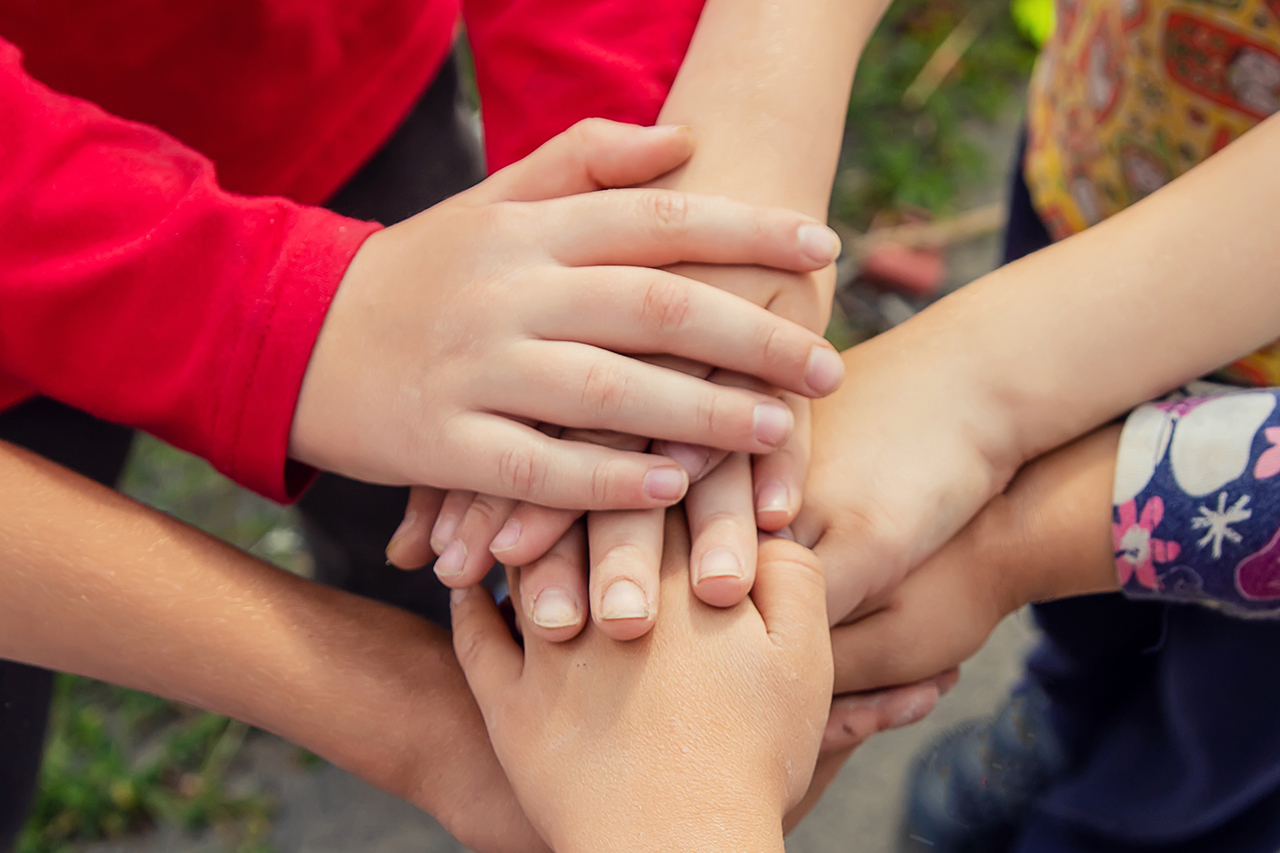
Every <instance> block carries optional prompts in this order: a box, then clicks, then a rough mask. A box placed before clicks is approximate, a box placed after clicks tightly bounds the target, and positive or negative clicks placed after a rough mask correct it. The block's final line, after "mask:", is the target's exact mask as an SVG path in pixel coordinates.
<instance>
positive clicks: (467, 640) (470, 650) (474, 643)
mask: <svg viewBox="0 0 1280 853" xmlns="http://www.w3.org/2000/svg"><path fill="white" fill-rule="evenodd" d="M470 627H471V626H469V625H467V620H466V619H465V618H464V619H463V620H461V621H460V622H459V623H458V624H455V626H454V629H453V651H454V654H456V655H457V656H458V663H459V664H461V665H462V668H463V670H467V669H470V668H471V667H472V666H474V665H475V663H476V661H477V660H479V658H480V653H481V648H482V643H481V640H480V635H479V634H478V633H477V632H476V631H474V630H470Z"/></svg>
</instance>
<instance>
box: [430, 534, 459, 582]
mask: <svg viewBox="0 0 1280 853" xmlns="http://www.w3.org/2000/svg"><path fill="white" fill-rule="evenodd" d="M466 562H467V546H466V545H464V544H462V540H461V539H455V540H453V541H452V542H450V543H449V547H448V548H445V549H444V553H443V554H441V555H440V558H439V559H438V560H436V565H435V570H436V576H437V577H442V578H456V577H457V576H458V575H460V574H462V567H463V566H464V565H465V564H466Z"/></svg>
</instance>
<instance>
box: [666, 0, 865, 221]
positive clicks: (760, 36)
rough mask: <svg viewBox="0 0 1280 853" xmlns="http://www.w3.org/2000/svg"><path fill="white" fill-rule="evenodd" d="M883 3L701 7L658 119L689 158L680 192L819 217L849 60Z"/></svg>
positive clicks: (716, 3) (831, 173)
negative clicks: (682, 133)
mask: <svg viewBox="0 0 1280 853" xmlns="http://www.w3.org/2000/svg"><path fill="white" fill-rule="evenodd" d="M887 6H888V4H887V2H885V0H870V2H852V3H850V2H845V0H804V2H799V3H786V4H777V3H772V2H765V1H764V0H747V2H741V0H734V2H731V0H708V2H707V4H706V6H705V8H704V9H703V12H702V17H701V19H700V20H699V22H698V28H697V30H696V31H695V32H694V36H693V42H692V44H691V45H690V47H689V52H688V54H687V55H686V57H685V60H684V63H683V64H682V65H681V66H680V73H679V74H678V75H677V76H676V81H675V84H674V85H673V86H672V89H671V93H670V95H669V96H668V97H667V101H666V103H665V104H664V105H663V107H662V112H661V114H660V115H659V119H658V120H659V122H660V123H664V124H673V123H674V124H687V125H689V126H691V127H692V128H693V129H694V130H695V132H696V133H697V138H698V150H697V152H696V153H695V154H694V156H693V158H692V159H691V160H690V161H689V163H688V164H686V165H685V167H684V168H683V170H682V171H681V172H680V173H679V174H678V176H677V180H678V184H679V186H680V187H681V188H687V189H695V188H696V189H699V190H701V191H704V192H723V193H726V194H730V195H733V196H734V197H736V198H742V199H750V200H756V201H763V200H766V199H767V200H769V203H771V204H778V205H782V206H785V207H790V208H793V209H795V210H800V211H802V212H804V213H808V214H809V215H811V216H815V217H818V218H825V217H826V212H827V201H828V198H829V196H830V195H831V184H832V181H833V179H834V177H835V169H836V161H837V158H838V156H839V153H840V141H841V136H842V134H843V131H844V122H845V112H846V110H847V107H848V103H849V89H850V87H851V85H852V82H853V73H854V69H855V68H856V66H857V62H858V57H859V55H860V53H861V51H862V48H863V46H864V45H865V44H866V41H867V39H868V38H869V37H870V35H871V31H872V29H873V28H874V27H875V24H876V22H877V21H878V20H879V18H880V16H881V15H882V14H883V13H884V10H885V8H886V7H887Z"/></svg>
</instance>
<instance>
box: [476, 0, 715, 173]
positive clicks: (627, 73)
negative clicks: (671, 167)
mask: <svg viewBox="0 0 1280 853" xmlns="http://www.w3.org/2000/svg"><path fill="white" fill-rule="evenodd" d="M703 2H704V0H646V2H637V0H465V2H464V14H465V17H466V22H467V37H468V39H469V40H470V41H471V46H472V53H473V55H474V57H475V63H476V84H477V86H478V87H479V89H480V100H481V103H482V105H483V107H482V110H481V112H482V113H483V116H484V127H485V154H486V156H487V158H488V165H489V171H491V172H493V171H497V170H498V169H501V168H502V167H503V166H506V165H508V164H510V163H513V162H515V161H516V160H519V159H520V158H522V157H524V156H525V155H527V154H529V153H530V152H531V151H533V149H535V148H537V147H538V146H539V145H541V144H542V143H544V142H546V141H547V140H548V139H550V138H551V137H553V136H555V135H556V134H557V133H560V132H561V131H563V130H566V129H567V128H569V127H570V126H572V125H573V124H574V123H575V122H577V121H579V120H580V119H584V118H591V117H596V116H599V117H603V118H610V119H613V120H615V121H626V122H632V123H634V124H646V125H647V124H653V123H654V121H656V120H657V118H658V111H659V110H661V109H662V104H663V102H664V101H665V100H666V98H667V92H668V91H670V89H671V84H672V82H674V81H675V78H676V72H677V71H679V70H680V63H681V62H683V61H684V55H685V52H686V51H687V50H688V49H689V41H690V40H691V39H692V38H693V30H694V28H695V27H696V26H697V24H698V16H699V15H700V14H701V13H702V5H703Z"/></svg>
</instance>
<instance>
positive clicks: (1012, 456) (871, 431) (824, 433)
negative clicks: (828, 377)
mask: <svg viewBox="0 0 1280 853" xmlns="http://www.w3.org/2000/svg"><path fill="white" fill-rule="evenodd" d="M948 298H949V299H950V297H948ZM947 301H948V300H946V299H944V300H942V302H939V303H937V304H935V305H933V306H931V307H930V309H929V310H928V311H926V312H923V313H921V314H919V315H917V316H916V317H914V318H912V319H911V320H908V321H907V322H906V323H904V324H902V325H901V326H898V327H896V328H894V329H892V330H890V331H889V332H886V333H885V334H883V335H880V336H878V337H875V338H872V339H871V340H869V341H867V342H866V343H863V344H860V345H858V346H856V347H853V348H852V349H849V350H847V351H845V353H844V354H843V357H844V361H845V370H846V376H847V378H846V380H845V382H844V384H843V385H842V386H841V389H840V390H839V391H838V392H837V393H836V394H834V395H832V396H831V397H829V398H827V399H826V400H824V401H820V402H819V403H817V404H815V405H812V406H811V410H812V430H811V442H812V449H811V461H810V469H809V480H808V483H807V484H806V487H805V496H804V504H803V507H802V509H801V511H800V514H799V515H798V516H797V518H796V520H795V522H794V523H793V525H792V530H793V531H794V533H795V535H796V538H797V540H798V541H799V542H800V543H801V544H804V545H807V546H809V547H812V548H814V550H815V551H816V552H817V553H818V556H819V557H820V558H821V559H822V561H823V566H824V568H825V570H826V574H827V587H828V590H827V607H828V615H829V617H830V619H831V624H833V625H834V624H836V623H837V622H839V621H841V620H842V619H843V618H844V617H846V616H847V615H849V613H850V612H852V611H853V610H854V609H855V608H857V607H859V606H860V605H863V603H864V602H872V603H874V602H877V601H880V600H882V599H883V596H885V595H887V594H888V593H889V592H890V591H891V590H892V589H893V587H894V586H896V585H897V584H898V583H899V582H901V580H902V579H903V578H904V577H905V576H906V575H907V573H908V572H909V571H911V570H912V569H914V568H915V567H917V566H919V565H920V564H921V563H922V562H923V561H924V560H925V559H926V558H927V557H929V555H931V554H932V553H933V552H934V551H936V550H937V549H938V548H940V547H941V546H942V545H943V544H944V543H945V542H946V541H947V540H949V539H950V538H951V537H953V536H954V535H955V534H956V533H957V532H958V531H959V530H960V528H962V527H963V526H964V525H965V524H966V523H967V522H968V521H969V520H970V519H971V518H972V517H973V516H974V515H975V514H976V513H977V512H978V510H979V509H981V508H982V506H983V504H985V503H986V502H987V501H988V500H990V499H991V497H992V496H993V495H995V494H997V493H998V492H999V491H1000V490H1001V488H1002V487H1003V486H1004V485H1005V484H1006V483H1007V482H1008V481H1009V479H1010V478H1011V477H1012V476H1013V474H1014V472H1015V471H1016V470H1017V468H1018V467H1019V465H1020V464H1021V462H1022V459H1021V457H1020V456H1018V455H1017V453H1016V452H1013V451H1010V450H1008V449H1007V448H1009V447H1011V446H1012V441H1011V439H1010V436H1009V433H1008V429H1007V427H1006V425H1005V423H1004V422H1003V420H1002V418H1001V417H1000V411H1001V410H1000V409H999V408H998V407H997V406H996V405H995V404H994V403H993V401H992V400H990V399H989V396H990V395H989V393H988V392H987V389H986V388H985V387H984V385H983V381H984V380H983V377H984V375H985V371H986V369H987V367H986V365H985V364H983V363H977V361H976V359H972V358H970V355H969V353H970V352H971V349H970V348H968V347H966V346H965V345H964V342H963V340H961V339H959V338H958V336H957V335H956V334H954V331H953V330H955V329H956V328H958V327H959V326H960V325H962V324H961V323H960V321H959V320H957V319H955V318H953V317H951V316H950V310H949V309H950V306H949V305H948V304H947ZM931 312H932V313H931Z"/></svg>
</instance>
